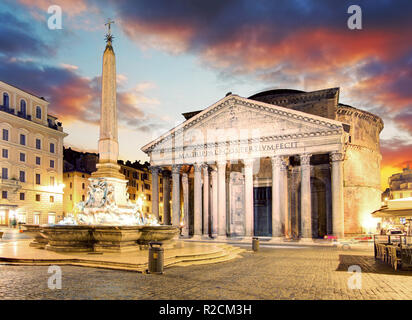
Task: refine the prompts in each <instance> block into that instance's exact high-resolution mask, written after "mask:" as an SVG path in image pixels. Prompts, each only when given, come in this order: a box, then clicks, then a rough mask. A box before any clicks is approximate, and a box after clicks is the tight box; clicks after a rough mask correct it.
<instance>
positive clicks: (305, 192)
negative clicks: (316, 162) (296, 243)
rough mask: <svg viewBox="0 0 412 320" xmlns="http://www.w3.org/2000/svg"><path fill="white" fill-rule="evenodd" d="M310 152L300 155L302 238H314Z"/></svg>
mask: <svg viewBox="0 0 412 320" xmlns="http://www.w3.org/2000/svg"><path fill="white" fill-rule="evenodd" d="M310 157H311V155H310V154H301V155H300V168H301V192H300V195H301V199H300V200H301V203H300V215H301V223H302V228H301V229H302V238H303V239H312V204H311V191H310Z"/></svg>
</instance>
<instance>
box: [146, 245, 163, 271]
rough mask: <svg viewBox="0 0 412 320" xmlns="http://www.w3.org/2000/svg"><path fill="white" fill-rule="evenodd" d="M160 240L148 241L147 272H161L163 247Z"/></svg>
mask: <svg viewBox="0 0 412 320" xmlns="http://www.w3.org/2000/svg"><path fill="white" fill-rule="evenodd" d="M162 245H163V243H161V242H150V243H149V263H148V264H149V269H148V273H154V274H163V259H164V249H163V247H162Z"/></svg>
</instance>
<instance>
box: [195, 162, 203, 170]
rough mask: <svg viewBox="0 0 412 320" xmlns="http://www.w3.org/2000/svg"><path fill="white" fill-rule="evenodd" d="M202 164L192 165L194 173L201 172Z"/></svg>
mask: <svg viewBox="0 0 412 320" xmlns="http://www.w3.org/2000/svg"><path fill="white" fill-rule="evenodd" d="M202 167H203V163H195V164H193V168H194V169H195V172H199V171H202Z"/></svg>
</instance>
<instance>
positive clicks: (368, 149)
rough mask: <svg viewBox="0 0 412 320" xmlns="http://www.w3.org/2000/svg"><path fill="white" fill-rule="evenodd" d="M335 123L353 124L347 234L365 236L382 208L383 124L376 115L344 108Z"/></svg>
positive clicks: (347, 176)
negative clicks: (366, 224) (372, 216)
mask: <svg viewBox="0 0 412 320" xmlns="http://www.w3.org/2000/svg"><path fill="white" fill-rule="evenodd" d="M336 120H338V121H342V122H344V123H347V124H349V125H350V132H349V134H350V141H349V143H348V145H347V148H346V154H345V160H344V164H343V173H344V199H345V233H346V234H357V233H364V232H366V231H367V230H366V229H365V223H366V222H367V220H368V219H369V218H370V214H371V213H372V212H373V211H375V210H377V209H379V208H380V206H381V193H382V192H381V183H380V163H381V159H382V156H381V154H380V145H379V134H380V132H381V131H382V129H383V122H382V120H381V119H380V118H379V117H377V116H375V115H373V114H370V113H368V112H365V111H362V110H358V109H355V108H352V107H349V106H343V105H340V106H339V108H338V112H337V114H336Z"/></svg>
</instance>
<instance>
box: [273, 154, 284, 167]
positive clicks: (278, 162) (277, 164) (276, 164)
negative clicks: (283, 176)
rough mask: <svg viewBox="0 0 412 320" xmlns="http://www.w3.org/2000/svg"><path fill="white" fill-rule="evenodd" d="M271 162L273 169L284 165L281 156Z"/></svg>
mask: <svg viewBox="0 0 412 320" xmlns="http://www.w3.org/2000/svg"><path fill="white" fill-rule="evenodd" d="M270 160H271V161H272V167H280V166H281V165H282V157H280V156H274V157H272V158H270Z"/></svg>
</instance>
